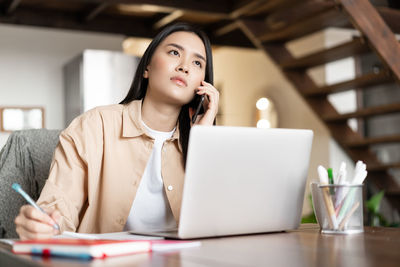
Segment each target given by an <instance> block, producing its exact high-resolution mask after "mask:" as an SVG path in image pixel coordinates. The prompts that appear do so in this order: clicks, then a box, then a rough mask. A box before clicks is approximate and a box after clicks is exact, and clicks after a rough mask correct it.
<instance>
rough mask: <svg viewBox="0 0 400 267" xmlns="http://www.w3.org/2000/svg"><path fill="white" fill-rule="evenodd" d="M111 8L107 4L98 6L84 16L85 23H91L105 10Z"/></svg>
mask: <svg viewBox="0 0 400 267" xmlns="http://www.w3.org/2000/svg"><path fill="white" fill-rule="evenodd" d="M108 6H109V4H107V3H102V4H98V5H97V6H96V7H94V8H93V9H91V10H90V11H89V12H87V13H86V14H85V15H84V16H83V21H86V22H88V21H91V20H93V19H94V18H95V17H96V16H97V15H99V14H100V13H101V12H102V11H103V10H105V9H106V8H107V7H108Z"/></svg>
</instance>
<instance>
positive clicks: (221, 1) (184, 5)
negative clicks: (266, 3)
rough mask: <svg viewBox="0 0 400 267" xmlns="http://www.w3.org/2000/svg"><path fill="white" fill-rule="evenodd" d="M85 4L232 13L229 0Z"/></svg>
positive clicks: (92, 0) (105, 0) (121, 0)
mask: <svg viewBox="0 0 400 267" xmlns="http://www.w3.org/2000/svg"><path fill="white" fill-rule="evenodd" d="M85 3H98V4H101V3H106V4H110V5H116V4H124V5H143V6H153V7H160V8H164V7H166V8H173V9H181V10H183V11H194V12H209V13H222V14H225V15H226V16H227V15H228V14H229V13H230V12H231V11H232V7H233V6H232V1H230V0H202V1H198V0H184V1H182V0H85Z"/></svg>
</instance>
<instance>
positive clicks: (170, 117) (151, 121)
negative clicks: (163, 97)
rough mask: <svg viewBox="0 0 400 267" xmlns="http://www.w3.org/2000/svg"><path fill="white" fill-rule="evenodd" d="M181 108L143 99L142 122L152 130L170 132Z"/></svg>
mask: <svg viewBox="0 0 400 267" xmlns="http://www.w3.org/2000/svg"><path fill="white" fill-rule="evenodd" d="M180 111H181V108H180V107H178V106H171V105H167V104H165V103H160V102H155V101H153V100H151V99H149V98H146V97H145V98H144V100H143V103H142V120H143V122H144V123H145V124H146V125H147V126H148V127H150V128H151V129H153V130H156V131H160V132H170V131H172V130H173V129H174V128H175V126H176V122H177V120H178V116H179V113H180Z"/></svg>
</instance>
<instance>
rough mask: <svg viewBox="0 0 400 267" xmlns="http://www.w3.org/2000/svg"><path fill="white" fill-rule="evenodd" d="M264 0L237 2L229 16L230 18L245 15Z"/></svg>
mask: <svg viewBox="0 0 400 267" xmlns="http://www.w3.org/2000/svg"><path fill="white" fill-rule="evenodd" d="M264 2H265V0H252V1H248V2H246V3H244V4H239V5H237V6H235V7H234V10H233V11H231V12H230V14H229V17H230V18H231V19H236V18H239V17H241V16H243V15H246V14H247V13H248V12H251V11H253V10H255V9H257V8H258V7H259V6H260V5H261V4H263V3H264Z"/></svg>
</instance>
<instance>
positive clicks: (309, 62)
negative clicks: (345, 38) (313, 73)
mask: <svg viewBox="0 0 400 267" xmlns="http://www.w3.org/2000/svg"><path fill="white" fill-rule="evenodd" d="M368 51H369V47H368V45H367V44H365V42H363V40H362V39H361V38H358V37H357V38H355V39H353V40H352V41H350V42H347V43H344V44H341V45H338V46H335V47H332V48H329V49H326V50H321V51H318V52H316V53H313V54H310V55H307V56H304V57H301V58H297V59H293V60H291V61H287V62H283V63H282V64H280V65H281V67H282V68H284V69H304V68H311V67H315V66H318V65H322V64H325V63H328V62H332V61H335V60H339V59H342V58H347V57H351V56H355V55H359V54H363V53H366V52H368Z"/></svg>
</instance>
